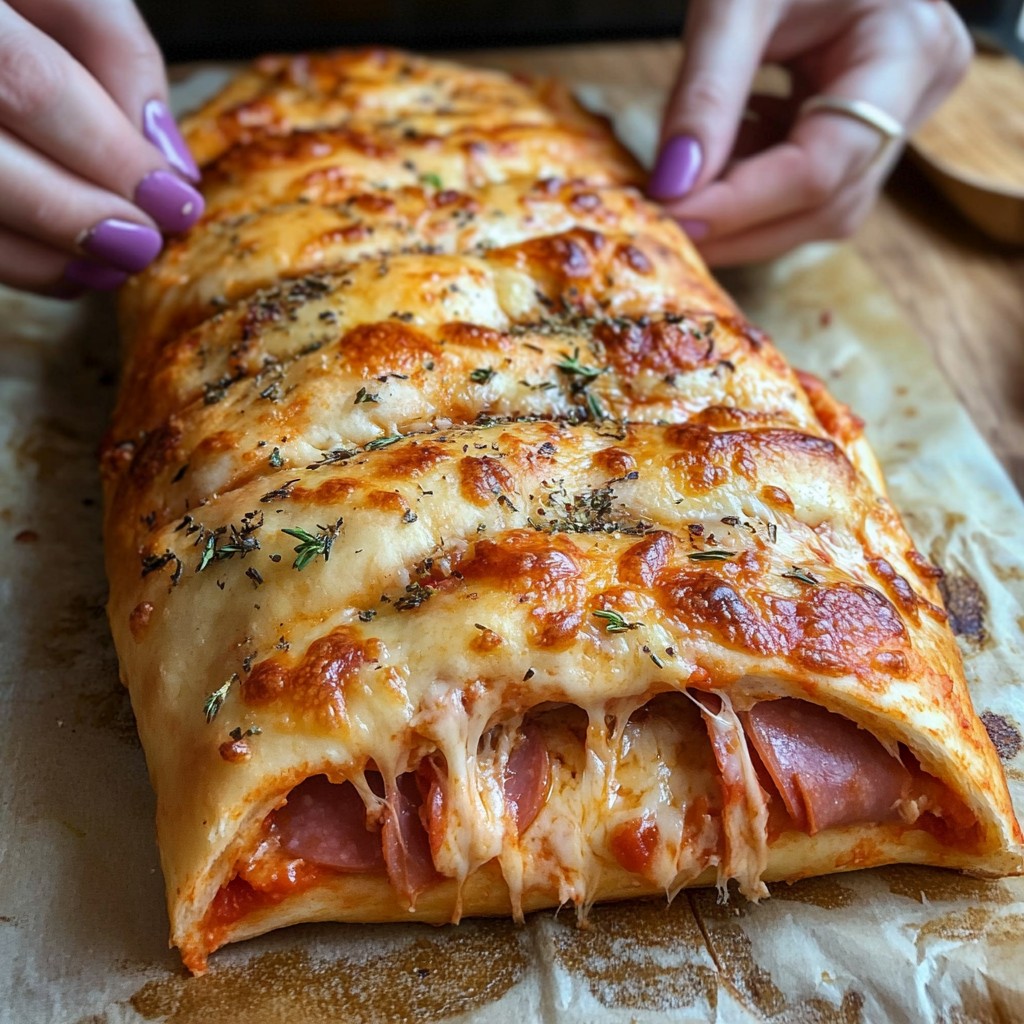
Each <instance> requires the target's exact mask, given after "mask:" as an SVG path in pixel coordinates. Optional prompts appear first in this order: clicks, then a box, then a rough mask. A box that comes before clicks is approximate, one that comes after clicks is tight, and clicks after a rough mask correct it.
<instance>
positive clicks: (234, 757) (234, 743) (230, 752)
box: [218, 739, 252, 764]
mask: <svg viewBox="0 0 1024 1024" xmlns="http://www.w3.org/2000/svg"><path fill="white" fill-rule="evenodd" d="M218 750H219V751H220V756H221V757H222V758H223V759H224V760H225V761H227V762H228V764H241V763H242V762H244V761H248V760H249V758H251V757H252V747H250V746H249V741H248V740H246V739H240V740H225V741H224V742H223V743H222V744H221V745H220V747H218Z"/></svg>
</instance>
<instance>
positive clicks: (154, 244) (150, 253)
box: [78, 217, 164, 272]
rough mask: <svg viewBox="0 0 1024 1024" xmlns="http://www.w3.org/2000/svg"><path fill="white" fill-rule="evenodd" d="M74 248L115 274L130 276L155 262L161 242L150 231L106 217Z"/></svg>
mask: <svg viewBox="0 0 1024 1024" xmlns="http://www.w3.org/2000/svg"><path fill="white" fill-rule="evenodd" d="M78 244H79V246H80V247H81V248H82V250H83V251H84V252H87V253H88V254H89V255H90V256H95V257H96V258H97V259H101V260H103V261H104V262H105V263H109V264H111V265H112V266H114V267H117V268H118V269H119V270H128V271H131V272H134V271H136V270H142V268H143V267H148V266H149V264H150V263H152V262H153V260H154V259H156V255H157V253H158V252H159V251H160V250H161V249H162V248H163V245H164V240H163V238H162V237H161V235H160V232H159V231H156V230H155V229H154V228H148V227H146V226H145V225H143V224H134V223H132V221H130V220H118V219H116V218H114V217H109V218H108V219H107V220H101V221H100V222H99V224H96V225H95V226H94V227H91V228H90V229H89V230H88V231H87V232H85V234H84V236H83V237H82V238H80V239H79V240H78Z"/></svg>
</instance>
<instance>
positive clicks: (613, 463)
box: [592, 445, 636, 478]
mask: <svg viewBox="0 0 1024 1024" xmlns="http://www.w3.org/2000/svg"><path fill="white" fill-rule="evenodd" d="M592 461H593V464H594V467H595V468H596V469H599V470H601V471H602V472H604V473H607V474H608V475H609V476H610V477H619V478H621V477H624V476H626V475H628V474H629V473H632V472H633V471H634V470H635V469H636V459H634V458H633V456H632V455H630V454H629V452H627V451H625V450H624V449H622V448H618V447H616V446H615V445H612V446H611V447H610V448H602V449H601V450H600V451H599V452H595V453H594V455H593V456H592Z"/></svg>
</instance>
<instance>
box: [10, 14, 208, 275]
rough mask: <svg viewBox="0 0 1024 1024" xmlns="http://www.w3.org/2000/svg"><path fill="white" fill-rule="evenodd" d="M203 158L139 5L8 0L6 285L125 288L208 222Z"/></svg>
mask: <svg viewBox="0 0 1024 1024" xmlns="http://www.w3.org/2000/svg"><path fill="white" fill-rule="evenodd" d="M186 179H191V180H192V181H196V180H198V171H197V169H196V165H195V162H194V161H193V159H192V157H191V156H190V155H189V152H188V150H187V148H186V147H185V144H184V142H183V140H182V138H181V135H180V134H179V133H178V129H177V126H176V125H175V123H174V119H173V118H172V117H171V115H170V113H169V111H168V108H167V80H166V76H165V73H164V66H163V60H162V58H161V56H160V51H159V49H158V48H157V45H156V43H155V42H154V41H153V38H152V36H150V34H149V31H148V30H147V29H146V26H145V24H144V23H143V21H142V18H141V17H140V15H139V13H138V12H137V11H136V9H135V7H134V5H133V4H132V3H131V2H130V0H7V2H6V3H4V2H0V181H2V182H3V187H2V189H0V282H2V283H4V284H7V285H12V286H13V287H15V288H24V289H27V290H30V291H38V292H43V293H47V294H65V295H67V294H74V293H75V292H76V291H81V290H82V289H84V288H114V287H117V285H119V284H120V283H121V282H122V281H124V279H125V278H126V277H127V276H128V274H129V273H130V272H132V271H136V270H141V269H142V268H143V267H144V266H146V265H147V264H148V263H150V262H151V261H152V260H153V258H154V257H155V256H156V255H157V253H158V252H159V251H160V248H161V246H162V244H163V239H162V233H163V232H174V231H182V230H184V229H185V228H187V227H189V226H190V225H192V224H193V223H195V221H196V220H197V219H198V218H199V216H200V215H201V213H202V210H203V200H202V197H201V196H200V195H199V193H198V192H197V191H196V190H195V189H194V188H193V187H192V186H191V185H190V184H188V181H187V180H186Z"/></svg>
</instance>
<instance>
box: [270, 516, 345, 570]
mask: <svg viewBox="0 0 1024 1024" xmlns="http://www.w3.org/2000/svg"><path fill="white" fill-rule="evenodd" d="M344 522H345V520H344V519H343V518H340V519H338V521H337V522H336V523H335V524H334V525H333V526H321V525H320V524H319V523H317V530H318V531H319V532H318V533H316V534H312V533H310V532H309V531H308V530H304V529H302V527H301V526H296V527H284V528H283V529H282V530H281V532H282V533H286V534H288V536H289V537H294V538H295V539H296V540H297V541H298V542H299V543H298V544H296V545H295V547H294V548H293V550H294V551H295V561H294V562H292V568H293V569H299V570H300V571H301V570H302V569H305V568H306V566H307V565H309V563H310V562H312V561H313V559H314V558H316V557H317V556H318V555H323V556H324V561H325V562H328V561H330V558H331V546H332V545H333V544H334V540H335V538H336V537H337V536H338V531H339V530H340V529H341V527H342V524H343V523H344Z"/></svg>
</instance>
